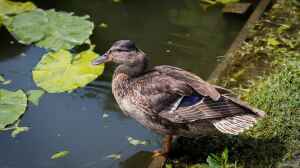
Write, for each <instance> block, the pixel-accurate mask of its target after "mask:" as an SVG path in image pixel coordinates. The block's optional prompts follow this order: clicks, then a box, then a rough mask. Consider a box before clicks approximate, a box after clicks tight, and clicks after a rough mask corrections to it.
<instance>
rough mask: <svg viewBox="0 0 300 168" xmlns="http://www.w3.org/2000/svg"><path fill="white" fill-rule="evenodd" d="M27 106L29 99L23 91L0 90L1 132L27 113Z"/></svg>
mask: <svg viewBox="0 0 300 168" xmlns="http://www.w3.org/2000/svg"><path fill="white" fill-rule="evenodd" d="M26 106H27V97H26V95H25V93H24V92H23V91H22V90H18V91H16V92H12V91H8V90H4V89H0V130H1V129H3V128H4V127H5V126H7V125H9V124H12V123H14V122H15V121H16V120H17V119H18V118H19V117H20V116H21V115H22V114H23V113H24V112H25V109H26Z"/></svg>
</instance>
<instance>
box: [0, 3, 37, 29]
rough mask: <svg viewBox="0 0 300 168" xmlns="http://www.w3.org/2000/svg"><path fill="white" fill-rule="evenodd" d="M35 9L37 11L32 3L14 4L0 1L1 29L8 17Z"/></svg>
mask: <svg viewBox="0 0 300 168" xmlns="http://www.w3.org/2000/svg"><path fill="white" fill-rule="evenodd" d="M34 9H36V6H35V5H34V4H33V3H32V2H14V1H9V0H0V27H1V25H2V23H3V19H4V17H5V16H6V15H10V14H18V13H22V12H25V11H31V10H34Z"/></svg>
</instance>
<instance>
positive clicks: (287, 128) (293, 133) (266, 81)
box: [170, 0, 300, 168]
mask: <svg viewBox="0 0 300 168" xmlns="http://www.w3.org/2000/svg"><path fill="white" fill-rule="evenodd" d="M232 58H233V59H232V60H231V61H230V62H229V63H228V65H227V66H226V68H225V70H224V71H222V72H221V75H219V78H218V79H217V80H216V82H215V83H217V84H219V85H222V86H224V87H226V88H230V89H232V90H234V91H235V93H237V94H238V95H239V96H240V97H241V98H242V99H243V100H246V101H247V102H249V103H250V104H251V105H253V106H255V107H258V108H260V109H262V110H264V111H265V112H266V113H267V116H266V117H265V118H264V119H263V120H261V121H260V122H259V123H258V124H257V126H255V127H254V128H252V129H251V130H249V131H247V132H245V133H244V134H242V135H240V136H238V137H234V136H227V135H224V136H222V137H218V138H216V137H202V138H199V139H198V140H187V139H184V138H180V139H178V141H177V144H178V145H176V147H175V149H174V153H176V154H174V155H177V156H174V157H173V159H172V161H170V162H171V163H173V164H174V165H173V167H186V166H189V165H193V164H194V163H199V162H200V163H203V164H197V165H194V167H193V166H192V167H193V168H202V167H207V165H204V163H206V158H207V156H208V155H209V154H210V153H221V152H222V151H223V149H224V148H225V147H227V148H228V149H229V158H230V162H231V163H235V162H237V165H238V166H237V167H243V168H248V167H249V168H254V167H255V168H266V167H281V168H287V167H289V168H290V167H291V168H294V167H295V168H296V167H299V166H300V159H299V154H300V114H299V113H300V94H299V91H300V6H299V2H297V1H292V0H290V1H286V0H278V1H277V2H276V3H275V4H274V5H273V7H272V9H271V10H270V11H269V12H268V13H266V15H265V16H264V17H263V18H261V19H260V20H259V21H258V23H257V24H255V26H254V27H252V28H251V31H250V34H249V35H248V37H247V39H246V40H245V41H244V42H243V44H242V46H241V47H240V48H239V49H238V50H236V51H235V52H234V56H233V57H232ZM178 163H180V164H178ZM233 167H234V166H233Z"/></svg>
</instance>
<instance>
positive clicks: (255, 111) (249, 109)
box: [222, 95, 266, 118]
mask: <svg viewBox="0 0 300 168" xmlns="http://www.w3.org/2000/svg"><path fill="white" fill-rule="evenodd" d="M222 96H223V97H225V98H227V99H228V100H230V101H231V102H233V103H234V104H236V105H238V106H240V107H242V108H243V109H245V110H247V112H250V114H253V115H255V117H257V118H262V117H264V116H265V115H266V113H265V112H264V111H262V110H259V109H257V108H255V107H252V106H250V105H249V104H247V103H246V102H243V101H241V100H239V99H237V98H234V97H231V96H228V95H222Z"/></svg>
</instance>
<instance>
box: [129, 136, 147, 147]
mask: <svg viewBox="0 0 300 168" xmlns="http://www.w3.org/2000/svg"><path fill="white" fill-rule="evenodd" d="M127 140H128V142H129V143H130V144H131V145H133V146H137V145H147V144H148V143H147V141H143V140H138V139H134V138H132V137H128V138H127Z"/></svg>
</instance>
